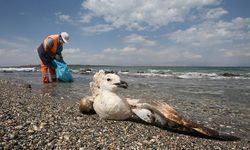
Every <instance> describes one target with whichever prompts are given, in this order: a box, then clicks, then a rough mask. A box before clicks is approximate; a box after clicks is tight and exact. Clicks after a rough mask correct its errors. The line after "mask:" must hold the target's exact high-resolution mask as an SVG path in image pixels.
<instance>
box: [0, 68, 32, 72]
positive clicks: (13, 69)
mask: <svg viewBox="0 0 250 150" xmlns="http://www.w3.org/2000/svg"><path fill="white" fill-rule="evenodd" d="M35 71H36V68H35V67H24V68H19V67H10V68H0V72H35Z"/></svg>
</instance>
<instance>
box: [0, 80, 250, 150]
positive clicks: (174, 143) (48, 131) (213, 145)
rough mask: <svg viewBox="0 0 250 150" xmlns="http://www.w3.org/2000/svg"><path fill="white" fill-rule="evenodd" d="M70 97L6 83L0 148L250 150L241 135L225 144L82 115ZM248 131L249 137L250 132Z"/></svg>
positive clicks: (1, 86)
mask: <svg viewBox="0 0 250 150" xmlns="http://www.w3.org/2000/svg"><path fill="white" fill-rule="evenodd" d="M64 96H65V97H64ZM64 96H62V97H55V96H53V95H50V94H49V93H43V94H37V92H36V91H35V90H34V89H32V85H30V84H29V83H26V82H25V81H20V80H14V79H1V80H0V99H1V101H0V107H1V108H0V119H1V121H0V149H81V150H82V149H216V150H221V149H245V150H247V149H249V148H250V139H248V138H246V137H247V136H242V137H239V136H241V135H239V134H237V133H235V135H236V136H238V137H239V138H240V140H236V141H223V140H216V139H208V138H203V137H199V136H198V137H197V136H193V135H187V134H182V133H177V132H174V131H168V130H163V129H160V128H158V127H155V126H152V125H148V124H143V123H138V122H135V121H112V120H101V119H100V118H99V117H98V116H97V115H96V114H91V115H90V114H82V113H80V112H79V109H78V107H79V104H78V102H77V100H70V99H67V98H66V94H65V95H64ZM207 111H208V112H209V110H207ZM217 119H219V120H222V121H223V119H224V116H220V117H219V118H217ZM225 122H230V120H225ZM208 123H211V121H210V122H208ZM213 127H214V129H219V127H216V126H213ZM232 128H233V127H232ZM242 130H245V131H246V132H247V130H248V129H242ZM246 134H247V135H248V134H249V133H246Z"/></svg>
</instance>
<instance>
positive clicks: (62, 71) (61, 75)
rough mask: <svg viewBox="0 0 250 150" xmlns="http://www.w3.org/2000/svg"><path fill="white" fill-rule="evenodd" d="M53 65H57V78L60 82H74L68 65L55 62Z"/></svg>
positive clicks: (62, 62)
mask: <svg viewBox="0 0 250 150" xmlns="http://www.w3.org/2000/svg"><path fill="white" fill-rule="evenodd" d="M53 63H54V64H56V66H57V67H56V78H57V79H58V80H59V81H63V82H72V81H73V77H72V75H71V73H70V71H69V67H68V65H67V64H66V63H65V62H64V61H58V60H56V59H54V60H53Z"/></svg>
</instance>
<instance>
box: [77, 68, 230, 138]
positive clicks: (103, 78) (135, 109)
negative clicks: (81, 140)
mask: <svg viewBox="0 0 250 150" xmlns="http://www.w3.org/2000/svg"><path fill="white" fill-rule="evenodd" d="M127 87H128V84H127V83H126V82H124V81H121V80H120V77H119V76H118V75H116V74H110V73H108V74H105V73H104V71H99V72H98V73H96V74H95V75H94V77H93V82H90V90H91V93H92V96H89V97H85V98H83V99H81V101H80V107H79V109H80V111H81V112H82V113H88V112H91V111H94V112H96V113H97V114H98V115H99V117H100V118H102V119H110V120H128V119H131V118H133V117H134V116H137V117H138V118H140V119H141V120H143V121H145V122H147V123H150V124H153V125H156V126H160V127H167V128H176V127H177V128H178V129H181V130H183V131H192V132H198V133H200V134H202V135H205V136H208V137H212V138H222V139H223V138H225V137H227V138H229V139H230V137H228V136H229V135H226V136H225V134H223V135H222V134H219V132H217V131H215V130H213V129H210V128H207V127H204V126H203V125H200V124H197V123H195V122H193V121H190V120H187V119H185V118H184V117H182V116H181V115H179V114H178V113H177V112H176V111H175V110H174V109H173V108H172V107H171V106H170V105H168V104H167V103H165V102H160V101H152V102H145V101H142V100H138V99H130V98H122V97H120V96H118V95H117V89H118V88H127ZM225 140H227V139H225Z"/></svg>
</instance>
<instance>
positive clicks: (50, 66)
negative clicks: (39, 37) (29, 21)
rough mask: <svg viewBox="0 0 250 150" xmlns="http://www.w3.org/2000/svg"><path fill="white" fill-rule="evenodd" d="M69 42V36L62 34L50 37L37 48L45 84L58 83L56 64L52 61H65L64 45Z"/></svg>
mask: <svg viewBox="0 0 250 150" xmlns="http://www.w3.org/2000/svg"><path fill="white" fill-rule="evenodd" d="M68 42H69V34H68V33H67V32H62V33H61V34H54V35H49V36H48V37H46V38H45V39H44V41H43V42H42V43H41V45H40V46H39V47H38V48H37V51H38V54H39V57H40V59H41V72H42V81H43V83H49V82H53V81H56V71H55V69H56V64H54V63H53V62H52V60H53V59H57V60H61V61H63V57H62V50H63V44H64V43H68ZM49 76H50V77H49ZM50 79H51V81H50Z"/></svg>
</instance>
